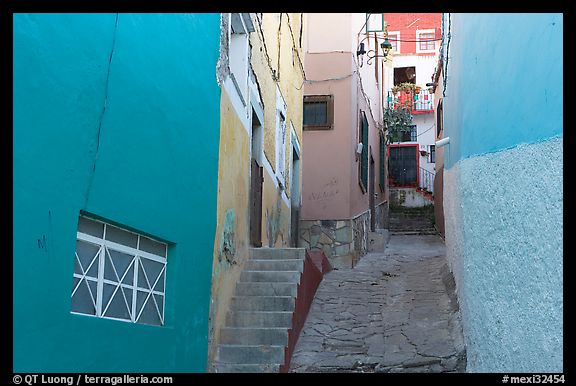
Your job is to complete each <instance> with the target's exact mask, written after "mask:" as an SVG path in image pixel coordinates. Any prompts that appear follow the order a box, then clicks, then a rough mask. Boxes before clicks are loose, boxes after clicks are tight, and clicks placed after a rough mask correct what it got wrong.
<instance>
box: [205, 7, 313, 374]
mask: <svg viewBox="0 0 576 386" xmlns="http://www.w3.org/2000/svg"><path fill="white" fill-rule="evenodd" d="M250 15H251V18H252V23H253V25H254V29H255V31H253V32H251V33H250V34H249V37H248V39H249V47H250V48H249V54H248V55H249V71H250V72H252V73H253V75H254V80H253V84H252V81H249V84H250V86H249V91H248V94H249V95H248V97H247V100H246V101H244V103H243V102H242V101H241V99H240V98H239V97H238V94H237V91H236V89H235V87H234V86H233V84H232V83H231V80H230V77H228V75H227V74H228V72H227V68H226V67H227V66H228V61H229V58H228V52H227V46H228V42H227V39H228V35H227V33H223V34H222V47H221V58H220V59H221V63H220V64H221V68H222V74H221V75H222V79H221V87H222V99H221V118H220V125H221V135H220V163H219V167H218V171H219V173H218V178H219V183H218V223H217V229H216V240H215V243H214V251H213V284H212V304H211V312H210V350H209V362H210V363H212V361H213V359H214V355H215V352H216V347H217V345H218V343H219V338H220V329H221V327H223V326H224V322H225V317H226V313H227V311H228V309H229V306H230V300H231V297H232V296H233V294H234V290H235V288H236V283H237V281H238V279H239V277H240V273H241V272H242V270H243V269H244V266H245V263H246V262H247V260H248V259H249V257H250V256H249V247H250V235H249V233H250V229H249V221H250V202H249V199H250V178H251V170H250V165H251V156H252V154H251V151H252V150H251V143H252V123H253V120H255V119H256V118H255V117H254V116H253V115H252V109H253V108H255V109H257V110H259V111H258V112H257V113H256V116H258V115H259V114H261V116H260V117H259V121H260V123H261V124H262V126H263V128H262V130H263V139H262V154H261V156H259V155H256V156H255V158H256V159H257V160H258V162H260V166H262V167H263V178H264V181H263V184H262V233H261V241H262V246H263V247H288V246H289V243H290V231H291V228H290V224H291V213H290V205H291V202H290V199H291V194H292V193H291V191H290V189H291V181H290V177H291V174H290V172H289V171H290V168H291V163H292V127H293V128H294V134H295V135H296V142H297V143H298V145H299V146H300V149H301V156H303V154H304V151H303V150H302V89H301V87H300V86H301V85H302V83H303V73H302V69H301V68H302V67H301V63H299V61H300V60H301V59H300V58H302V53H301V52H302V48H301V47H300V42H299V39H298V37H299V33H300V28H301V25H302V23H301V14H292V13H290V14H286V13H283V14H279V13H273V14H267V13H264V14H254V13H252V14H250ZM228 17H229V15H228V14H222V24H223V25H222V29H223V30H224V31H227V30H228V24H227V20H228ZM293 48H294V51H293ZM296 87H300V89H297V88H296ZM278 90H279V92H280V94H281V96H282V98H283V99H284V102H285V103H286V136H285V141H284V142H285V161H286V162H285V165H284V170H285V171H286V180H285V181H284V182H285V186H284V188H285V189H284V190H281V189H280V188H279V184H278V181H277V179H276V119H277V112H276V108H277V96H278ZM301 172H302V170H301V169H300V171H299V173H301ZM300 181H301V178H300ZM300 191H301V189H300ZM295 201H296V202H298V200H297V199H296V200H295ZM226 248H227V250H223V249H226Z"/></svg>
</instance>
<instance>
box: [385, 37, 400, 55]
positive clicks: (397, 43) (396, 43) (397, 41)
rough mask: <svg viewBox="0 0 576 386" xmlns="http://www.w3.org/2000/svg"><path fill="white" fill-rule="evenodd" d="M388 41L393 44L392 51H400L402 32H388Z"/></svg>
mask: <svg viewBox="0 0 576 386" xmlns="http://www.w3.org/2000/svg"><path fill="white" fill-rule="evenodd" d="M388 41H389V42H390V44H392V52H394V53H397V54H398V53H400V32H388Z"/></svg>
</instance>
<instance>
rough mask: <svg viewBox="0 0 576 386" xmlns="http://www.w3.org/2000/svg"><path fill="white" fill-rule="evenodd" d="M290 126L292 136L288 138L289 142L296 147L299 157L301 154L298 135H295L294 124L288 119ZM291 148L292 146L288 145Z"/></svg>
mask: <svg viewBox="0 0 576 386" xmlns="http://www.w3.org/2000/svg"><path fill="white" fill-rule="evenodd" d="M290 128H291V134H292V137H291V138H290V142H291V143H292V144H293V145H295V147H296V154H297V155H298V158H301V157H302V156H301V155H300V154H301V152H300V142H299V141H298V136H297V135H296V130H294V125H293V124H292V121H290ZM290 148H292V147H290Z"/></svg>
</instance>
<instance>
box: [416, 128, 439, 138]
mask: <svg viewBox="0 0 576 386" xmlns="http://www.w3.org/2000/svg"><path fill="white" fill-rule="evenodd" d="M434 126H435V125H432V126H430V127H429V128H428V129H426V130H425V131H423V132H421V133H420V134H416V137H419V136H421V135H422V134H424V133H427V132H429V131H430V130H432V129H433V128H434Z"/></svg>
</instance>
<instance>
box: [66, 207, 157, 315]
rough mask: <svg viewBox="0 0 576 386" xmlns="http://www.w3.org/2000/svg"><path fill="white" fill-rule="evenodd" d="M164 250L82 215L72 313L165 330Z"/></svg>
mask: <svg viewBox="0 0 576 386" xmlns="http://www.w3.org/2000/svg"><path fill="white" fill-rule="evenodd" d="M167 251H168V246H167V244H165V243H162V242H159V241H156V240H153V239H151V238H149V237H146V236H143V235H139V234H137V233H134V232H131V231H127V230H124V229H121V228H118V227H116V226H113V225H110V224H107V223H104V222H101V221H97V220H93V219H90V218H87V217H84V216H80V217H79V220H78V232H77V234H76V253H75V257H74V274H73V286H72V296H71V297H72V308H71V312H72V313H76V314H83V315H92V316H96V317H100V318H108V319H116V320H122V321H128V322H132V323H142V324H151V325H157V326H162V325H164V298H165V286H166V258H167Z"/></svg>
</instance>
